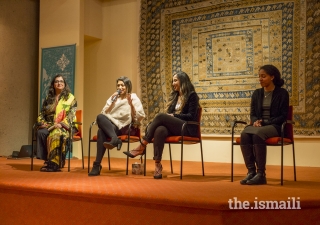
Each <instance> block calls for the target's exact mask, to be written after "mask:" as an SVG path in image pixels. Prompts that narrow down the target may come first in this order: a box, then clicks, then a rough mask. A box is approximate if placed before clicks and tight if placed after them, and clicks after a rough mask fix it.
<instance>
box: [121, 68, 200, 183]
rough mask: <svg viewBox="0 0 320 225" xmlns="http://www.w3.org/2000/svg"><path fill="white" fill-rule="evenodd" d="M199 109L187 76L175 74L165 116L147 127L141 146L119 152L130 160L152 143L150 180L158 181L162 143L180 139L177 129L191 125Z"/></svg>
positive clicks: (194, 131) (192, 128)
mask: <svg viewBox="0 0 320 225" xmlns="http://www.w3.org/2000/svg"><path fill="white" fill-rule="evenodd" d="M198 108H199V97H198V95H197V93H196V92H195V89H194V86H193V84H192V83H191V81H190V78H189V76H188V75H187V74H186V73H184V72H177V73H175V74H173V77H172V92H171V94H170V96H169V102H168V105H167V113H159V114H158V115H157V116H156V117H155V118H154V120H153V121H152V123H151V124H150V125H149V126H148V130H147V131H146V134H145V136H144V137H143V140H142V143H141V144H140V145H139V146H138V147H137V148H135V149H134V150H131V151H130V152H123V153H124V154H126V155H128V156H129V157H131V158H134V157H136V156H137V155H144V154H145V149H146V145H147V144H148V143H149V142H151V141H152V139H154V140H153V150H154V157H153V159H154V160H155V171H154V179H161V178H162V165H161V158H162V152H163V147H164V143H165V139H166V137H168V136H180V135H181V128H182V125H183V123H184V122H185V121H195V120H196V119H197V112H198ZM184 135H186V136H197V135H198V127H197V126H196V125H188V127H187V129H186V133H185V134H184Z"/></svg>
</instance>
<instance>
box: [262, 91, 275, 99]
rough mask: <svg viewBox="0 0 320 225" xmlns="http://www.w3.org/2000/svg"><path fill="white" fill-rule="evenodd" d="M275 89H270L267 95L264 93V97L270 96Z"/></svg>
mask: <svg viewBox="0 0 320 225" xmlns="http://www.w3.org/2000/svg"><path fill="white" fill-rule="evenodd" d="M272 92H273V91H270V92H269V93H268V94H267V95H264V97H265V98H266V97H268V96H269V95H270V94H271V93H272Z"/></svg>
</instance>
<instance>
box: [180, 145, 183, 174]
mask: <svg viewBox="0 0 320 225" xmlns="http://www.w3.org/2000/svg"><path fill="white" fill-rule="evenodd" d="M182 163H183V139H182V141H181V162H180V180H182Z"/></svg>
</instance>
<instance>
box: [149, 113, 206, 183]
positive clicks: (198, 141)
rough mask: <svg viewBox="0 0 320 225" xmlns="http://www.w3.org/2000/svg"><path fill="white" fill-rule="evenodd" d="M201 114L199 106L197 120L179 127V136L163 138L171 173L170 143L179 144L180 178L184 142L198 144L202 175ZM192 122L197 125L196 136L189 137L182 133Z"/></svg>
mask: <svg viewBox="0 0 320 225" xmlns="http://www.w3.org/2000/svg"><path fill="white" fill-rule="evenodd" d="M201 116H202V108H201V107H199V109H198V113H197V120H196V121H186V122H185V123H184V124H183V125H182V128H181V136H168V137H167V138H166V140H165V144H168V145H169V155H170V166H171V173H173V168H172V156H171V144H180V147H181V161H180V179H182V168H183V146H184V145H185V144H187V145H191V144H200V153H201V163H202V176H204V164H203V151H202V139H201V129H200V123H201ZM190 124H193V125H197V126H198V136H196V137H190V136H185V135H184V133H185V131H186V129H187V126H188V125H190ZM147 129H148V126H147V128H146V131H147Z"/></svg>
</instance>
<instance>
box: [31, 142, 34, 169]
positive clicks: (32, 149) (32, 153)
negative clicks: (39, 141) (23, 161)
mask: <svg viewBox="0 0 320 225" xmlns="http://www.w3.org/2000/svg"><path fill="white" fill-rule="evenodd" d="M33 143H34V141H33V140H32V143H31V155H30V158H31V171H32V170H33V157H34V148H33Z"/></svg>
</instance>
